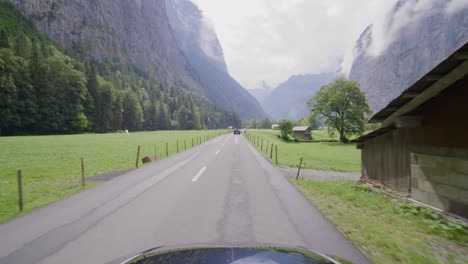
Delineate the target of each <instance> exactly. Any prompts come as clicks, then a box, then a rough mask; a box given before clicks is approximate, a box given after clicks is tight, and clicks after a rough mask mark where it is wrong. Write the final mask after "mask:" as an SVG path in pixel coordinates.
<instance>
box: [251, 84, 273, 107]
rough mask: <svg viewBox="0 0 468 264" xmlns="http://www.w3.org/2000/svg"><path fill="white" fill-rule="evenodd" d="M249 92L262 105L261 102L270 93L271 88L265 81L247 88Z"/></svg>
mask: <svg viewBox="0 0 468 264" xmlns="http://www.w3.org/2000/svg"><path fill="white" fill-rule="evenodd" d="M248 91H249V93H250V94H251V95H252V96H253V97H255V99H257V101H258V102H259V103H260V105H262V102H263V101H264V100H265V99H266V98H267V97H268V95H270V93H271V91H273V88H272V87H271V86H269V85H268V84H267V83H266V82H265V81H262V82H261V83H260V86H259V87H258V88H254V89H249V90H248Z"/></svg>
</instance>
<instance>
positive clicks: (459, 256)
mask: <svg viewBox="0 0 468 264" xmlns="http://www.w3.org/2000/svg"><path fill="white" fill-rule="evenodd" d="M290 181H291V183H292V184H293V185H295V186H296V187H297V188H298V189H299V191H301V192H302V193H303V194H304V195H305V196H306V197H307V198H308V199H309V200H310V201H311V203H312V204H314V205H315V206H316V207H317V208H318V209H319V210H320V211H321V212H322V213H323V214H324V215H325V216H326V217H327V218H328V219H329V220H330V221H331V222H332V223H333V224H334V225H335V226H337V228H338V229H339V230H340V231H341V232H342V233H343V234H344V235H345V236H346V237H347V238H348V239H350V240H351V241H353V243H354V244H355V245H356V246H357V247H358V248H359V249H360V250H361V251H362V252H363V253H364V254H366V255H367V257H368V258H369V259H370V260H371V261H373V262H374V263H376V264H379V263H425V264H426V263H455V264H458V263H467V256H468V237H467V236H465V235H461V236H452V235H450V234H449V233H446V232H444V230H440V229H434V228H433V226H432V225H431V223H429V222H428V220H427V219H425V218H424V217H421V216H417V215H412V214H405V213H403V212H402V211H401V210H400V208H399V207H398V206H397V205H396V204H395V203H394V202H393V201H392V199H390V198H389V197H387V196H385V195H383V194H377V193H372V192H368V191H365V190H360V189H358V188H356V187H355V186H354V182H353V181H312V180H307V179H301V180H299V181H296V180H290ZM461 232H462V234H466V232H468V231H467V230H466V229H464V231H461Z"/></svg>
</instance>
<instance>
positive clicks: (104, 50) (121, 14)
mask: <svg viewBox="0 0 468 264" xmlns="http://www.w3.org/2000/svg"><path fill="white" fill-rule="evenodd" d="M11 1H12V2H13V3H14V4H16V6H18V7H19V8H20V9H21V10H22V11H23V12H24V14H25V15H26V16H27V17H29V18H30V19H31V20H32V21H33V22H34V23H35V24H36V26H37V27H38V28H39V29H40V30H41V31H43V32H45V33H46V34H47V35H48V36H49V37H50V38H51V39H52V40H53V41H54V42H55V43H57V44H58V45H59V46H61V47H63V48H64V49H66V50H67V51H68V52H71V53H73V54H79V55H83V56H84V57H86V58H89V59H91V60H95V61H98V62H102V61H106V60H111V61H118V62H120V63H122V64H124V65H133V66H136V67H138V68H139V69H140V70H142V71H144V72H146V73H148V74H151V75H153V76H154V77H155V78H156V79H158V80H162V81H165V82H167V83H169V84H174V83H176V82H180V81H181V82H183V83H184V84H185V85H186V86H188V87H190V88H193V89H195V90H198V91H203V88H202V84H201V82H200V80H199V78H198V76H197V75H196V73H195V71H194V69H193V67H192V66H191V65H190V63H189V62H188V61H187V59H186V58H185V56H184V54H183V53H182V52H181V51H180V50H179V48H178V46H177V43H176V40H175V38H174V36H173V34H172V30H171V27H170V25H169V21H168V19H167V15H166V6H165V2H164V0H139V1H126V0H117V1H109V0H106V1H97V0H80V1H79V0H68V1H61V0H28V1H24V0H11Z"/></svg>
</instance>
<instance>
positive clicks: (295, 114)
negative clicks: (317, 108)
mask: <svg viewBox="0 0 468 264" xmlns="http://www.w3.org/2000/svg"><path fill="white" fill-rule="evenodd" d="M334 76H335V74H333V73H322V74H304V75H294V76H291V77H290V78H289V79H288V80H287V81H285V82H284V83H282V84H280V85H279V86H278V87H276V88H275V89H274V90H273V91H272V92H271V93H270V94H269V95H268V97H267V98H266V99H265V100H264V101H263V102H262V106H263V108H264V109H265V111H266V112H267V113H268V114H269V115H270V116H271V117H272V118H274V119H283V118H287V119H291V120H296V119H299V118H303V117H306V116H308V115H309V107H308V106H307V101H308V100H309V99H310V98H311V97H313V96H314V95H315V93H316V92H317V91H318V90H319V89H320V87H322V86H323V85H325V84H327V83H329V82H331V81H332V80H333V78H334Z"/></svg>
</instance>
